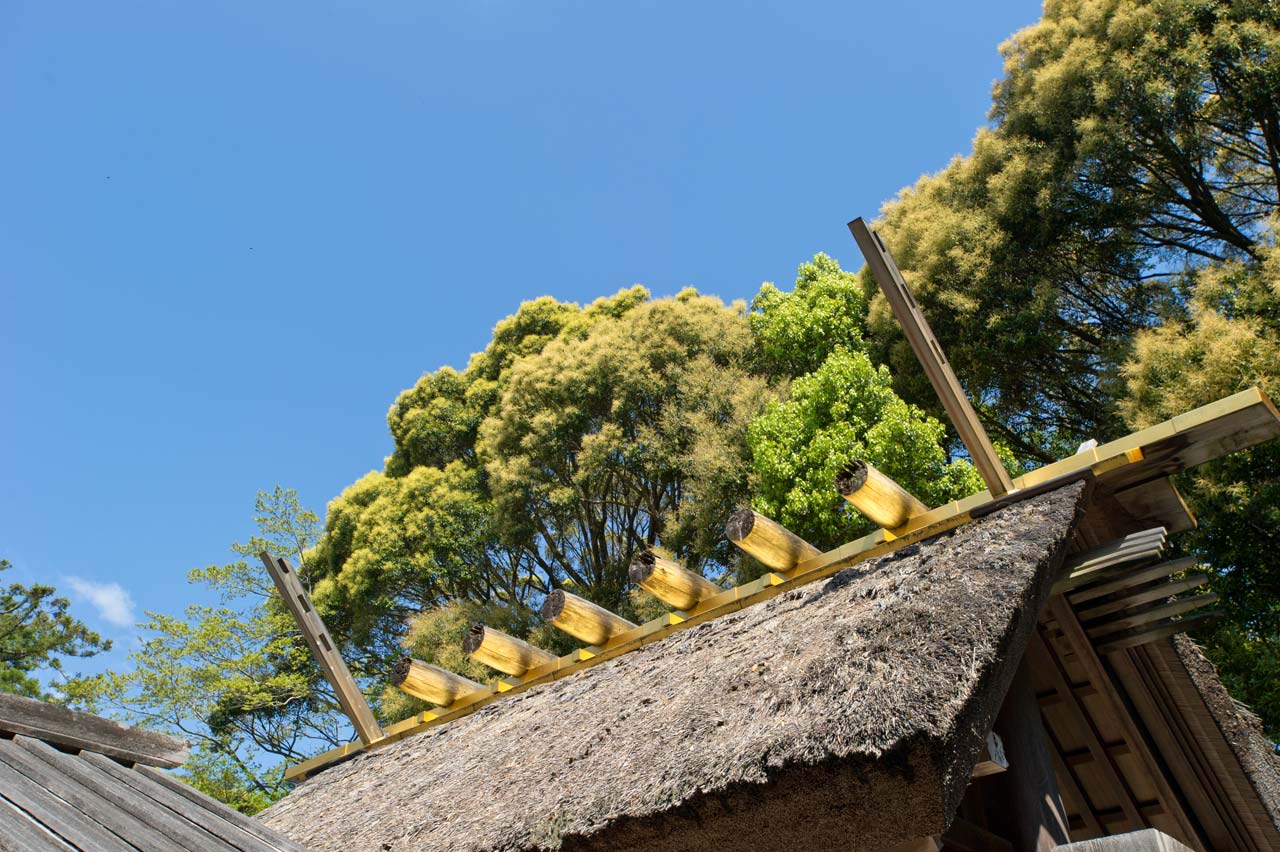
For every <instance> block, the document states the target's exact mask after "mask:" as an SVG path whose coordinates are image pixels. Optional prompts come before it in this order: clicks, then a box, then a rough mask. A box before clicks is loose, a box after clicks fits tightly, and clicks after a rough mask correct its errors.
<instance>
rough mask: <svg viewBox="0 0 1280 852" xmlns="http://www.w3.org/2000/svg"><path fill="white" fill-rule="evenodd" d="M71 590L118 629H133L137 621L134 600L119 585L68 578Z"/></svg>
mask: <svg viewBox="0 0 1280 852" xmlns="http://www.w3.org/2000/svg"><path fill="white" fill-rule="evenodd" d="M67 583H68V584H69V585H70V586H71V590H72V591H73V592H74V593H75V594H76V595H77V596H78V597H81V598H84V599H85V600H87V601H89V603H91V604H93V606H94V608H96V609H97V610H98V616H99V617H100V618H101V619H102V620H103V621H107V622H110V623H111V624H114V625H116V626H117V627H132V626H133V623H134V622H135V621H136V620H137V619H136V618H134V615H133V598H131V597H129V593H128V592H127V591H125V589H124V586H121V585H120V584H119V583H94V582H90V581H89V580H83V579H81V578H79V577H68V578H67Z"/></svg>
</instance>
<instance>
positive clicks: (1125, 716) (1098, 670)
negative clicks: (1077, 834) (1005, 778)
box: [1049, 595, 1202, 849]
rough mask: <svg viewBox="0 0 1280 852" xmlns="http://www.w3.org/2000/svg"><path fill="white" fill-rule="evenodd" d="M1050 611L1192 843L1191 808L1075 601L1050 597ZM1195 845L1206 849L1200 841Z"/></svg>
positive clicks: (1185, 836) (1186, 841)
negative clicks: (1113, 676)
mask: <svg viewBox="0 0 1280 852" xmlns="http://www.w3.org/2000/svg"><path fill="white" fill-rule="evenodd" d="M1049 612H1050V614H1051V615H1052V617H1053V618H1054V620H1055V621H1056V622H1057V624H1058V629H1060V630H1061V631H1062V633H1063V638H1064V639H1065V641H1066V642H1067V644H1068V645H1069V646H1070V647H1071V649H1072V650H1073V651H1074V652H1075V654H1076V659H1077V661H1078V662H1079V664H1080V666H1081V667H1082V668H1083V669H1084V670H1085V673H1086V674H1087V675H1088V677H1089V680H1090V681H1091V682H1092V683H1093V684H1094V685H1095V686H1097V687H1098V692H1099V697H1100V698H1101V699H1102V701H1103V703H1104V705H1105V706H1106V707H1107V710H1108V711H1109V713H1110V714H1111V716H1112V717H1113V718H1114V719H1115V720H1116V721H1117V722H1118V723H1119V725H1120V729H1121V730H1122V731H1123V735H1124V740H1125V742H1127V743H1128V744H1129V747H1130V748H1132V749H1133V752H1134V755H1135V756H1136V757H1137V758H1138V760H1139V762H1140V763H1141V764H1142V766H1143V767H1144V769H1145V771H1146V773H1147V775H1148V777H1149V778H1150V779H1151V781H1152V783H1153V784H1154V786H1155V789H1156V791H1157V793H1158V795H1159V797H1160V802H1161V804H1162V805H1163V806H1164V808H1165V810H1166V811H1167V812H1168V813H1169V814H1170V815H1171V816H1172V818H1173V821H1174V822H1175V823H1176V824H1177V826H1178V828H1179V836H1180V838H1181V839H1182V840H1183V842H1184V843H1191V840H1190V839H1191V838H1194V837H1196V831H1195V828H1194V827H1193V825H1192V823H1191V820H1190V818H1189V817H1188V816H1187V812H1186V811H1185V810H1184V809H1183V807H1182V801H1181V799H1179V798H1178V796H1177V794H1176V793H1175V792H1174V790H1173V788H1172V786H1170V784H1169V779H1168V778H1167V777H1166V776H1165V773H1164V770H1163V768H1162V767H1161V764H1160V762H1159V761H1158V760H1157V759H1156V757H1155V754H1154V753H1153V752H1152V751H1151V747H1150V745H1149V744H1148V742H1147V740H1146V738H1145V737H1144V736H1143V734H1142V731H1141V730H1140V729H1139V728H1138V726H1137V724H1136V722H1135V721H1134V718H1133V716H1132V715H1131V714H1130V713H1129V709H1128V707H1127V706H1126V705H1125V703H1124V699H1123V698H1121V696H1120V694H1119V693H1118V692H1117V691H1116V687H1115V684H1114V683H1113V682H1112V680H1111V677H1110V675H1109V674H1108V673H1107V670H1106V669H1105V668H1104V667H1103V665H1102V661H1101V660H1100V659H1099V658H1098V655H1097V654H1096V653H1094V650H1093V645H1092V643H1090V641H1089V637H1088V636H1087V635H1086V634H1085V632H1084V628H1083V627H1082V626H1081V625H1080V621H1079V619H1077V618H1076V614H1075V612H1073V611H1072V609H1071V605H1070V604H1068V603H1067V600H1066V598H1064V597H1062V596H1061V595H1059V596H1057V597H1055V598H1052V599H1051V600H1050V601H1049ZM1194 848H1196V849H1202V847H1200V846H1199V845H1198V843H1197V844H1196V845H1195V847H1194Z"/></svg>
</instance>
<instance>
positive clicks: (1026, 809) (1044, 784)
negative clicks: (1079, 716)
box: [987, 657, 1070, 852]
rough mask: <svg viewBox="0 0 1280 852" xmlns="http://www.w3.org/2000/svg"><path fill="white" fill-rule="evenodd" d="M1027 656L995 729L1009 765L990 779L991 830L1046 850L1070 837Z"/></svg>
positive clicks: (1024, 846) (1018, 844)
mask: <svg viewBox="0 0 1280 852" xmlns="http://www.w3.org/2000/svg"><path fill="white" fill-rule="evenodd" d="M1027 662H1028V661H1027V659H1026V658H1025V657H1024V658H1023V661H1022V664H1021V665H1020V666H1019V667H1018V671H1017V673H1016V674H1015V675H1014V676H1013V683H1012V684H1011V685H1010V686H1009V692H1008V693H1007V694H1006V695H1005V699H1004V704H1003V706H1001V708H1000V714H999V716H997V717H996V726H995V729H996V731H997V732H998V733H999V734H1000V739H1001V740H1002V742H1003V743H1004V753H1005V755H1007V757H1008V764H1009V768H1008V769H1007V770H1005V771H1004V772H1002V773H1000V775H998V776H995V777H993V778H992V779H991V781H990V782H987V783H990V784H991V785H992V796H993V797H992V799H991V801H997V802H999V803H1000V807H994V808H992V809H990V811H989V814H990V816H991V817H992V820H993V823H994V824H993V825H992V826H991V828H992V830H993V831H995V832H996V833H997V834H999V835H1001V836H1002V837H1005V838H1007V839H1008V840H1010V841H1012V842H1013V848H1014V849H1019V850H1023V849H1025V850H1036V852H1048V850H1051V849H1053V848H1055V847H1056V846H1058V845H1059V844H1062V843H1067V842H1068V841H1069V839H1070V837H1069V835H1068V833H1067V811H1066V808H1065V807H1064V806H1063V804H1062V796H1061V794H1060V793H1059V792H1058V779H1057V774H1056V772H1055V770H1054V765H1053V756H1052V753H1051V752H1050V749H1051V748H1052V747H1053V746H1051V745H1050V743H1049V738H1048V736H1047V735H1046V734H1045V730H1044V724H1043V722H1041V720H1040V704H1039V702H1038V701H1036V693H1035V687H1034V686H1032V680H1031V672H1030V670H1029V669H1028V668H1027Z"/></svg>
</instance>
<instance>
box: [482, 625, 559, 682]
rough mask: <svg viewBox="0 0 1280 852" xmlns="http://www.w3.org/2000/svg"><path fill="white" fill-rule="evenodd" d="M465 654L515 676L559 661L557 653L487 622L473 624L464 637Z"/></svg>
mask: <svg viewBox="0 0 1280 852" xmlns="http://www.w3.org/2000/svg"><path fill="white" fill-rule="evenodd" d="M462 653H464V654H466V655H467V656H468V657H470V658H471V659H473V660H475V661H476V662H477V663H482V664H484V665H486V666H488V667H489V668H491V669H497V670H498V671H500V672H502V673H503V674H509V675H511V676H512V677H521V676H523V675H524V674H525V673H526V672H528V671H529V670H530V669H533V668H537V667H538V666H545V665H547V664H548V663H554V662H555V661H556V655H555V654H553V653H551V652H550V651H544V650H542V649H541V648H539V647H537V646H536V645H530V644H529V643H528V642H525V641H524V640H523V639H517V638H516V637H514V636H508V635H507V634H506V633H503V632H502V631H501V630H494V629H493V628H492V627H486V626H485V625H483V624H473V625H471V627H470V628H468V629H467V635H466V636H463V637H462Z"/></svg>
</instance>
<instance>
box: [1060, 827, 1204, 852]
mask: <svg viewBox="0 0 1280 852" xmlns="http://www.w3.org/2000/svg"><path fill="white" fill-rule="evenodd" d="M1059 849H1060V850H1061V852H1191V850H1190V849H1189V848H1188V847H1186V846H1184V845H1182V844H1181V843H1179V842H1178V841H1176V840H1174V839H1173V838H1172V837H1170V836H1169V835H1167V834H1165V833H1164V832H1163V831H1157V830H1156V829H1154V828H1145V829H1143V830H1142V831H1131V832H1129V833H1128V834H1113V835H1112V836H1110V837H1097V838H1094V839H1092V840H1081V841H1079V842H1076V843H1069V844H1067V845H1066V846H1062V847H1059Z"/></svg>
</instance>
